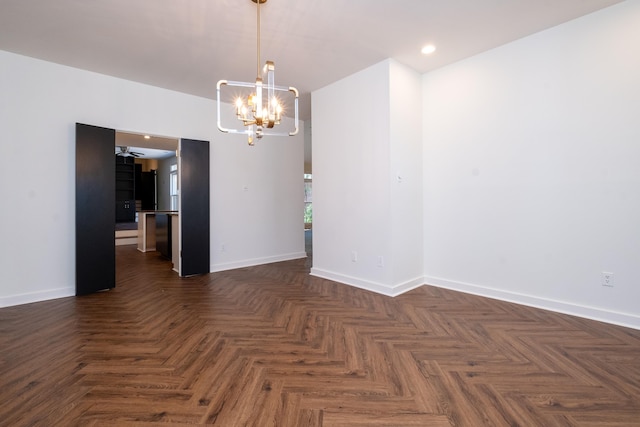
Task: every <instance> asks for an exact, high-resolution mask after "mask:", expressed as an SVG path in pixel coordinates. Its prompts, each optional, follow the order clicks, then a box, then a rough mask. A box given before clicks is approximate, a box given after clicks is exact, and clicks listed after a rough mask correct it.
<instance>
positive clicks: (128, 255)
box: [0, 246, 640, 427]
mask: <svg viewBox="0 0 640 427" xmlns="http://www.w3.org/2000/svg"><path fill="white" fill-rule="evenodd" d="M117 253H118V257H117V259H118V269H117V281H118V282H117V283H118V284H117V287H116V289H114V290H112V291H109V292H103V293H99V294H94V295H89V296H86V297H80V298H64V299H59V300H54V301H48V302H42V303H37V304H30V305H24V306H18V307H10V308H4V309H1V310H0V346H1V347H0V352H1V353H0V355H1V357H0V403H1V406H0V425H2V426H25V425H38V426H56V425H61V426H75V425H77V426H98V425H109V426H115V425H117V426H121V425H124V426H127V425H132V426H150V425H194V424H196V425H198V424H199V425H216V426H225V427H226V426H245V425H250V426H320V425H323V426H436V427H437V426H474V427H475V426H632V425H640V331H636V330H631V329H625V328H622V327H617V326H612V325H606V324H602V323H598V322H594V321H589V320H584V319H579V318H574V317H570V316H565V315H560V314H555V313H550V312H547V311H543V310H537V309H532V308H527V307H522V306H518V305H513V304H509V303H504V302H498V301H494V300H489V299H485V298H480V297H475V296H470V295H465V294H461V293H456V292H452V291H446V290H442V289H437V288H434V287H429V286H425V287H422V288H420V289H416V290H414V291H411V292H409V293H407V294H405V295H403V296H400V297H397V298H388V297H384V296H380V295H376V294H372V293H370V292H366V291H363V290H359V289H355V288H352V287H349V286H345V285H340V284H337V283H333V282H330V281H326V280H322V279H318V278H313V277H310V276H309V275H308V270H309V268H308V265H307V264H308V262H306V261H305V260H298V261H290V262H283V263H276V264H271V265H264V266H257V267H251V268H243V269H238V270H234V271H229V272H222V273H216V274H210V275H205V276H200V277H192V278H184V279H180V278H177V277H176V276H175V273H173V272H172V271H171V270H170V269H169V267H168V266H167V264H166V262H164V261H160V260H159V258H158V257H157V255H156V254H154V253H147V254H143V253H140V252H138V251H136V250H135V248H134V247H131V246H123V247H118V248H117Z"/></svg>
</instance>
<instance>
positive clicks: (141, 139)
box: [115, 131, 178, 159]
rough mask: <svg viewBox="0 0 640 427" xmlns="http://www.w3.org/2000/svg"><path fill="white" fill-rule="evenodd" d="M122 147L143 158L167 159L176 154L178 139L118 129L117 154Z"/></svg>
mask: <svg viewBox="0 0 640 427" xmlns="http://www.w3.org/2000/svg"><path fill="white" fill-rule="evenodd" d="M147 137H148V138H147ZM120 147H128V149H129V151H132V152H136V153H139V154H140V158H141V159H166V158H169V157H173V156H175V155H176V150H177V149H178V139H177V138H166V137H162V136H156V135H143V134H139V133H132V132H123V131H116V146H115V153H116V154H117V153H118V152H120V151H121V149H120Z"/></svg>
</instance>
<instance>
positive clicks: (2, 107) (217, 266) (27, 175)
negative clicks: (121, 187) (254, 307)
mask: <svg viewBox="0 0 640 427" xmlns="http://www.w3.org/2000/svg"><path fill="white" fill-rule="evenodd" d="M0 69H1V70H2V79H0V129H2V135H1V136H0V138H2V146H1V147H2V151H3V154H4V158H5V162H4V164H3V166H2V167H0V182H1V183H2V184H1V185H2V187H1V190H2V191H1V192H2V197H3V200H4V202H3V205H2V209H0V212H1V213H0V236H2V238H1V240H0V306H8V305H14V304H20V303H25V302H31V301H39V300H44V299H49V298H56V297H62V296H68V295H73V294H74V292H75V289H74V287H75V243H74V242H75V130H74V129H75V123H76V122H81V123H87V124H94V125H98V126H104V127H111V128H115V129H118V130H124V131H132V132H140V133H142V132H144V133H150V134H155V135H163V136H170V137H185V138H193V139H201V140H208V141H211V150H210V151H211V212H212V215H211V236H212V238H211V269H212V270H223V269H226V268H232V267H237V266H243V265H251V264H259V263H264V262H269V261H273V260H281V259H291V258H297V257H304V256H305V253H304V233H303V217H302V211H303V191H304V190H303V139H304V138H303V135H304V128H301V132H300V134H299V135H298V136H296V137H291V138H271V139H270V138H267V137H265V138H264V139H263V140H262V141H260V142H259V143H258V145H257V146H256V147H253V148H252V147H248V146H247V144H246V141H245V139H244V138H243V137H242V136H241V135H226V134H222V133H220V132H218V130H217V129H216V125H215V122H216V119H215V113H216V110H215V109H216V106H215V102H214V101H212V100H209V99H205V98H198V97H195V96H191V95H186V94H181V93H177V92H172V91H168V90H164V89H159V88H156V87H151V86H147V85H142V84H138V83H134V82H130V81H126V80H121V79H116V78H112V77H108V76H104V75H100V74H96V73H91V72H86V71H82V70H78V69H74V68H70V67H65V66H60V65H57V64H52V63H48V62H44V61H39V60H36V59H32V58H27V57H24V56H19V55H15V54H12V53H8V52H3V51H0ZM212 85H213V83H212ZM230 110H231V107H230ZM245 187H246V191H245V189H244V188H245ZM222 242H224V243H226V246H225V252H221V251H220V248H221V243H222Z"/></svg>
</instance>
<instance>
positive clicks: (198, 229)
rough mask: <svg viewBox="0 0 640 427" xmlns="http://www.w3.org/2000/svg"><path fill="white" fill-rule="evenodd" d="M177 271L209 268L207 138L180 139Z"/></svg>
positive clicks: (201, 271) (189, 272) (187, 273)
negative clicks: (178, 264)
mask: <svg viewBox="0 0 640 427" xmlns="http://www.w3.org/2000/svg"><path fill="white" fill-rule="evenodd" d="M178 171H179V179H180V182H179V187H178V188H179V189H180V227H181V245H180V249H181V263H180V275H181V276H191V275H194V274H205V273H209V272H210V271H211V256H210V243H209V233H210V232H209V226H210V222H209V194H210V191H209V141H196V140H191V139H181V140H180V166H179V167H178Z"/></svg>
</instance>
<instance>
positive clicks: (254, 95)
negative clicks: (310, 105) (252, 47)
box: [216, 0, 298, 145]
mask: <svg viewBox="0 0 640 427" xmlns="http://www.w3.org/2000/svg"><path fill="white" fill-rule="evenodd" d="M251 1H252V2H253V3H255V4H256V8H257V67H256V68H257V70H256V75H257V76H256V82H255V83H248V82H238V81H230V80H220V81H218V84H217V85H216V87H217V98H218V99H217V106H218V129H220V130H221V131H222V132H225V133H242V134H246V135H248V141H249V145H254V144H255V140H256V139H261V138H262V137H263V136H264V135H277V136H293V135H296V134H297V133H298V90H297V89H296V88H294V87H283V86H276V85H275V76H274V74H275V64H274V63H273V61H266V63H265V64H264V67H262V70H260V4H261V3H266V2H267V0H251ZM224 86H229V87H241V88H251V89H253V91H252V92H251V94H250V95H248V96H246V98H243V97H237V98H236V99H235V101H234V108H235V115H236V117H237V119H238V120H239V121H240V122H242V125H243V126H244V128H243V129H237V128H226V127H224V126H223V125H222V120H221V114H220V113H221V110H222V109H221V98H222V97H221V90H222V87H224ZM280 92H291V93H292V94H293V105H294V129H293V130H292V131H290V132H286V131H285V132H275V131H272V129H274V128H275V126H277V125H280V122H281V120H282V116H283V113H284V105H283V102H282V100H281V99H280V98H279V97H278V95H277V94H278V93H280Z"/></svg>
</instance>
